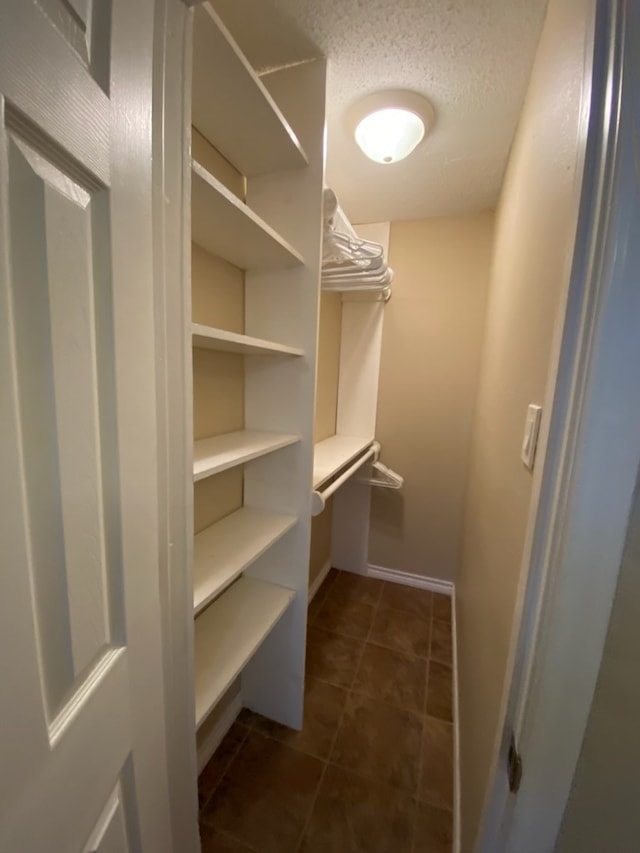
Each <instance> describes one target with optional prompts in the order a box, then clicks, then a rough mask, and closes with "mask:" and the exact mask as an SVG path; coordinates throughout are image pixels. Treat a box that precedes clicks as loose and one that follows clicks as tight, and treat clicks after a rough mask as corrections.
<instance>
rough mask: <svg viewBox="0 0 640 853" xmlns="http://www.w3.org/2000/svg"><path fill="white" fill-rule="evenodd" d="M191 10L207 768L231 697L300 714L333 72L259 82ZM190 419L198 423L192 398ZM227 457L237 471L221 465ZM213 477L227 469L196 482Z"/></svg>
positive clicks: (271, 711)
mask: <svg viewBox="0 0 640 853" xmlns="http://www.w3.org/2000/svg"><path fill="white" fill-rule="evenodd" d="M189 14H190V16H191V33H192V48H193V51H192V52H193V57H192V83H191V87H192V88H191V93H190V95H191V106H192V115H191V119H192V124H193V126H194V128H196V129H197V131H198V133H199V137H198V140H199V142H198V144H199V152H201V153H199V154H198V158H199V161H196V160H189V159H187V157H186V156H185V161H184V165H185V170H186V171H187V173H188V171H189V166H190V178H191V180H190V193H191V196H190V199H189V200H188V205H187V206H188V207H189V206H190V210H191V218H190V229H191V231H190V237H191V241H192V242H193V243H195V244H197V246H198V247H199V248H198V253H199V254H198V257H199V258H200V259H201V265H200V266H199V267H198V270H199V272H198V276H199V278H198V282H197V286H198V294H199V300H200V301H198V303H197V305H198V306H200V308H199V309H198V310H202V306H203V305H205V306H206V307H205V309H204V313H203V315H202V317H199V316H196V317H193V318H192V317H191V306H190V304H188V299H189V298H188V295H187V297H186V301H187V307H186V310H185V315H186V316H187V317H188V318H189V327H188V334H189V335H190V336H191V341H192V345H193V350H198V354H197V359H196V368H197V371H198V374H197V377H198V382H195V381H194V382H192V381H191V377H190V376H188V377H187V387H188V388H189V387H195V388H196V389H197V390H196V393H197V394H199V395H200V394H207V393H211V394H212V398H211V400H204V401H203V400H202V399H200V397H198V398H197V399H196V400H195V401H193V400H192V401H191V402H192V403H193V402H195V403H197V404H201V403H203V402H204V403H206V405H204V406H201V405H198V406H195V407H192V408H193V409H194V411H195V410H196V409H197V412H198V417H199V418H200V420H199V421H198V423H199V424H200V426H199V427H198V433H199V434H202V433H203V432H204V433H205V434H206V432H207V429H204V430H203V428H202V424H203V423H204V424H206V425H207V427H208V425H209V424H210V423H211V424H213V428H212V429H211V433H212V437H210V438H202V439H199V440H197V441H194V442H193V446H192V463H193V464H192V470H191V471H189V475H190V478H192V481H193V484H194V485H195V491H196V492H197V500H198V507H197V508H198V509H199V510H202V509H203V508H205V509H206V510H207V512H209V511H210V512H211V514H212V516H211V517H212V518H213V519H215V518H218V520H217V521H216V520H214V521H213V523H212V521H211V520H209V516H208V515H207V512H205V513H204V514H203V512H198V513H195V514H194V513H193V509H194V507H193V505H192V506H191V507H190V512H191V515H192V519H193V518H194V517H195V518H196V519H198V523H199V524H200V525H202V524H203V522H204V524H206V525H207V526H205V528H204V529H202V530H200V532H198V533H197V535H195V537H194V544H193V565H192V566H190V571H191V578H192V585H193V589H192V592H193V599H192V601H193V605H192V611H191V613H190V614H189V616H190V618H194V620H195V621H194V661H193V670H194V674H195V720H194V735H195V730H196V729H198V728H199V727H200V726H202V724H203V723H205V721H207V725H206V726H203V728H202V729H201V730H200V733H199V737H198V764H199V766H203V764H204V763H205V762H206V760H207V758H208V757H209V756H210V754H211V751H212V749H214V748H215V746H216V745H217V744H216V743H213V742H212V740H211V738H209V736H208V735H207V734H206V732H207V731H210V730H211V727H212V725H213V727H214V728H215V721H216V717H215V713H214V712H215V709H216V706H217V705H218V703H219V702H220V700H221V699H222V698H223V696H225V694H226V696H227V699H228V697H229V696H230V695H231V692H232V691H237V690H238V689H239V690H240V692H241V697H240V698H241V701H242V704H243V705H245V706H247V707H250V708H251V709H253V710H255V711H257V712H259V713H261V714H263V715H265V716H267V717H271V718H272V719H274V720H277V721H278V722H280V723H284V724H286V725H289V726H292V727H296V726H298V727H299V726H300V725H301V723H302V713H303V697H304V653H305V641H306V601H307V587H308V556H309V536H310V506H311V493H310V489H309V484H310V482H311V479H312V467H313V407H314V384H315V358H316V349H317V327H318V301H319V283H320V269H319V266H320V256H321V246H320V241H321V222H322V220H321V215H322V189H323V184H324V121H325V104H324V96H325V79H326V65H325V62H324V60H317V61H313V62H309V63H305V64H303V65H300V66H295V67H288V68H283V69H281V70H279V71H276V72H273V73H270V74H267V75H264V76H263V77H258V75H257V74H256V73H255V71H254V70H253V69H252V68H251V66H250V64H249V62H248V61H247V59H246V58H245V56H244V55H243V53H242V51H241V49H240V47H239V46H238V45H237V44H236V43H235V42H234V39H233V37H232V36H231V34H230V33H229V31H228V30H227V28H226V27H225V25H224V23H223V21H222V20H221V19H220V17H219V16H218V15H217V14H216V12H214V11H213V9H212V8H211V7H210V6H209V4H208V3H206V2H205V3H203V4H199V5H197V6H195V7H194V9H192V10H191V11H190V13H189ZM201 137H202V139H201ZM207 144H208V146H209V148H211V149H215V150H214V151H210V150H209V148H208V147H207ZM189 150H190V145H189V140H188V139H186V140H185V151H189ZM210 155H211V156H210ZM219 155H222V158H224V159H225V160H226V161H228V162H227V164H224V166H225V167H227V166H228V164H231V166H233V167H234V168H235V169H236V170H237V172H239V173H240V174H239V175H233V174H231V175H230V173H229V172H226V171H224V169H223V172H222V173H221V174H220V177H222V178H223V179H224V180H225V182H226V183H228V184H229V186H233V187H234V188H235V190H236V192H237V193H238V194H237V195H236V194H234V192H232V191H231V190H230V189H229V188H228V187H227V185H226V184H225V183H223V182H222V181H221V180H220V179H219V177H217V176H216V174H212V172H215V171H216V168H217V164H219V163H223V160H222V158H220V157H219ZM200 161H201V162H200ZM205 162H206V167H205V165H204V163H205ZM221 168H222V167H221ZM236 177H237V181H236V180H235V178H236ZM187 183H188V182H187ZM242 187H244V188H246V198H241V197H240V195H242V193H241V188H242ZM187 221H189V220H187ZM202 250H204V252H202ZM205 253H209V255H210V256H213V257H212V258H210V259H209V260H206V255H205ZM203 255H205V258H204V260H202V257H203ZM218 259H222V261H226V262H227V263H226V264H224V263H222V261H220V260H218ZM229 264H231V265H232V266H231V267H229ZM194 267H195V265H194ZM233 268H236V269H235V270H234V269H233ZM238 270H241V271H244V285H243V290H244V292H243V299H242V301H241V303H240V304H241V308H242V306H243V310H244V318H243V322H242V323H241V322H239V320H238V317H237V315H234V318H235V319H234V320H233V321H230V320H226V319H225V317H227V316H230V315H228V313H227V314H225V310H222V312H221V314H220V313H219V312H220V305H221V304H222V303H221V300H224V299H227V298H229V297H228V293H229V290H228V289H229V288H231V287H235V286H236V284H238V286H242V274H241V273H239V272H238ZM221 271H222V272H221ZM205 275H206V276H209V275H211V276H213V280H210V279H209V278H208V277H207V278H205V279H203V278H202V276H205ZM221 275H228V279H226V278H225V279H224V283H223V284H222V285H221V286H220V289H219V290H218V291H216V294H215V298H214V299H212V300H210V301H208V295H209V293H210V291H208V288H209V285H211V287H212V288H215V287H217V279H216V278H215V277H216V276H221ZM189 292H190V288H188V289H187V293H189ZM203 295H204V302H203V301H202V299H203ZM195 304H196V301H195V300H194V305H195ZM234 304H235V303H234ZM234 310H235V309H234ZM204 314H206V318H205V317H204ZM203 320H204V322H206V324H207V325H204V324H203ZM225 324H227V325H229V327H232V328H233V329H234V331H230V330H229V329H227V328H224V326H225ZM283 342H286V343H283ZM201 350H213V351H214V352H212V353H206V354H205V353H203V352H201ZM234 354H235V355H236V356H237V357H238V358H241V359H242V367H241V369H239V365H238V363H237V362H236V361H234ZM231 362H233V364H231ZM219 376H220V377H222V379H221V380H220V381H222V382H223V384H222V385H216V382H217V381H218V377H219ZM239 382H242V393H241V394H240V393H239V392H240V389H239V388H238V385H237V384H235V383H239ZM236 392H238V393H236ZM239 398H240V400H241V401H242V403H243V405H240V403H239ZM214 399H215V405H212V404H211V401H212V400H214ZM231 399H233V405H232V404H231V403H230V404H229V416H228V418H227V420H226V421H225V420H224V418H222V419H220V424H221V429H224V428H225V427H224V426H222V424H223V423H225V424H229V423H233V424H236V423H240V422H242V421H243V422H244V429H234V430H233V431H231V432H224V433H223V434H220V435H217V434H215V432H216V429H215V425H216V423H217V421H216V420H215V419H216V417H217V414H216V413H217V412H218V411H219V409H218V408H217V407H219V406H220V405H222V406H224V401H225V400H231ZM220 401H221V402H220ZM194 417H195V415H194ZM186 418H187V421H188V423H189V424H190V425H191V420H190V418H191V414H190V407H189V405H187V413H186ZM226 429H230V427H229V426H226ZM236 466H243V467H242V468H241V469H238V471H237V472H236V471H232V470H230V469H234V468H236ZM222 472H228V473H227V474H225V475H224V476H223V477H222V478H219V479H218V480H215V479H209V480H207V482H202V481H204V480H206V479H207V478H215V476H216V475H218V474H221V473H222ZM234 478H235V479H234ZM239 478H240V479H239ZM231 482H233V488H231V487H230V486H229V483H231ZM225 489H226V490H227V492H225V494H224V495H223V497H224V499H225V500H227V501H229V502H235V503H234V504H233V505H234V506H235V507H238V502H241V503H242V506H240V507H239V508H236V509H231V508H229V509H227V510H226V512H227V513H228V514H226V515H224V513H222V512H218V511H217V509H216V510H215V512H214V509H215V507H217V506H218V504H219V505H220V506H222V505H223V504H224V500H222V499H221V495H220V492H221V490H222V491H223V492H224V490H225ZM216 490H218V491H216ZM214 494H215V495H216V497H215V499H213V498H212V497H211V496H212V495H214ZM194 500H195V498H194ZM206 501H209V502H210V503H206ZM216 502H218V503H216ZM225 505H226V504H225ZM216 512H218V514H217V515H216ZM232 700H233V703H235V702H236V700H237V695H236V693H234V694H233V696H232ZM229 701H231V700H229ZM228 704H229V702H228V701H226V700H225V707H228ZM211 721H213V723H211ZM210 723H211V724H210ZM203 732H205V734H203ZM200 736H202V737H200Z"/></svg>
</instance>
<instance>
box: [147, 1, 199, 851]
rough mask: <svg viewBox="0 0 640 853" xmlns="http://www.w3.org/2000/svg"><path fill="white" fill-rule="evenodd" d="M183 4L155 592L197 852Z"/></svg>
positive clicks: (170, 137) (171, 147) (160, 373)
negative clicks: (157, 583)
mask: <svg viewBox="0 0 640 853" xmlns="http://www.w3.org/2000/svg"><path fill="white" fill-rule="evenodd" d="M192 24H193V13H192V12H190V11H189V10H188V9H187V7H186V5H185V3H184V2H183V0H156V17H155V31H154V91H153V121H154V124H153V163H154V181H153V191H154V198H153V211H154V266H155V290H156V298H155V303H156V305H155V307H156V353H157V358H156V367H157V388H158V443H159V453H158V465H159V479H158V501H159V504H160V519H161V531H160V592H161V599H162V615H163V626H162V640H163V663H164V675H165V703H166V727H167V763H168V767H169V790H170V797H171V824H172V833H173V847H174V849H175V850H176V851H180V853H196V851H199V850H200V838H199V833H198V797H197V790H196V779H197V759H196V726H195V694H194V672H193V667H194V663H193V582H192V577H191V573H190V571H189V570H188V567H189V566H190V565H191V563H192V555H191V551H192V549H193V535H192V534H191V531H190V527H192V524H193V510H192V504H193V487H192V485H191V476H190V470H191V459H190V455H191V443H192V435H193V429H192V422H191V387H190V382H191V360H190V356H191V337H190V335H187V333H186V330H187V329H188V328H189V325H190V320H191V317H190V314H191V303H190V287H188V286H187V284H188V282H189V281H190V263H191V244H190V237H189V235H190V233H191V229H190V227H189V221H190V217H191V209H190V203H189V201H188V200H189V199H190V197H191V193H190V174H191V168H190V166H191V164H190V152H189V151H188V149H187V146H186V140H187V138H188V137H187V131H188V128H189V126H190V124H191V103H190V98H188V97H187V93H189V92H190V91H191V42H192V34H191V29H192Z"/></svg>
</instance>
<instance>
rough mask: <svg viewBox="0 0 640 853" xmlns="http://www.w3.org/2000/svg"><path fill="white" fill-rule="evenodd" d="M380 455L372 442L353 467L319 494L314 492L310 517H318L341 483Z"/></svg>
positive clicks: (378, 447)
mask: <svg viewBox="0 0 640 853" xmlns="http://www.w3.org/2000/svg"><path fill="white" fill-rule="evenodd" d="M379 453H380V444H379V442H377V441H374V442H373V444H372V445H371V447H370V448H369V450H367V452H366V453H365V454H364V455H363V456H360V457H358V459H356V461H355V462H354V463H353V465H350V466H349V468H347V470H346V471H345V472H344V474H341V475H340V476H339V477H338V479H337V480H334V481H333V483H330V484H329V485H328V486H327V488H326V489H323V490H322V491H321V492H319V491H314V492H313V493H312V495H311V515H320V513H321V512H322V510H323V509H324V506H325V503H326V501H327V498H330V497H331V495H332V494H333V493H334V492H336V491H337V490H338V489H339V488H340V486H342V485H343V483H346V481H347V480H348V479H349V478H350V477H352V476H353V475H354V474H355V472H356V471H357V470H358V469H359V468H362V466H363V465H364V463H365V462H367V461H368V460H369V459H372V458H376V459H377V457H378V454H379Z"/></svg>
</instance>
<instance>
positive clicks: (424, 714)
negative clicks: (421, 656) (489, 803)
mask: <svg viewBox="0 0 640 853" xmlns="http://www.w3.org/2000/svg"><path fill="white" fill-rule="evenodd" d="M432 631H433V594H432V596H431V614H430V618H429V642H428V646H427V647H428V652H427V658H426V660H425V669H426V673H425V682H424V701H423V704H422V715H421V716H422V734H421V737H420V758H419V761H418V788H417V790H416V796H415V803H414V815H413V837H412V839H411V851H412V853H417V851H416V843H417V839H418V809H419V807H420V789H421V787H422V774H423V772H424V743H425V737H426V728H427V696H428V695H429V669H430V663H431V637H432Z"/></svg>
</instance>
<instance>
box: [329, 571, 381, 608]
mask: <svg viewBox="0 0 640 853" xmlns="http://www.w3.org/2000/svg"><path fill="white" fill-rule="evenodd" d="M383 586H384V582H383V581H381V580H378V579H377V578H368V577H365V576H364V575H356V574H354V573H353V572H338V574H337V575H336V579H335V583H334V584H333V585H332V587H331V590H330V595H331V598H355V599H357V600H358V601H361V602H362V603H363V604H373V605H376V604H377V603H378V601H379V600H380V595H381V593H382V588H383Z"/></svg>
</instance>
